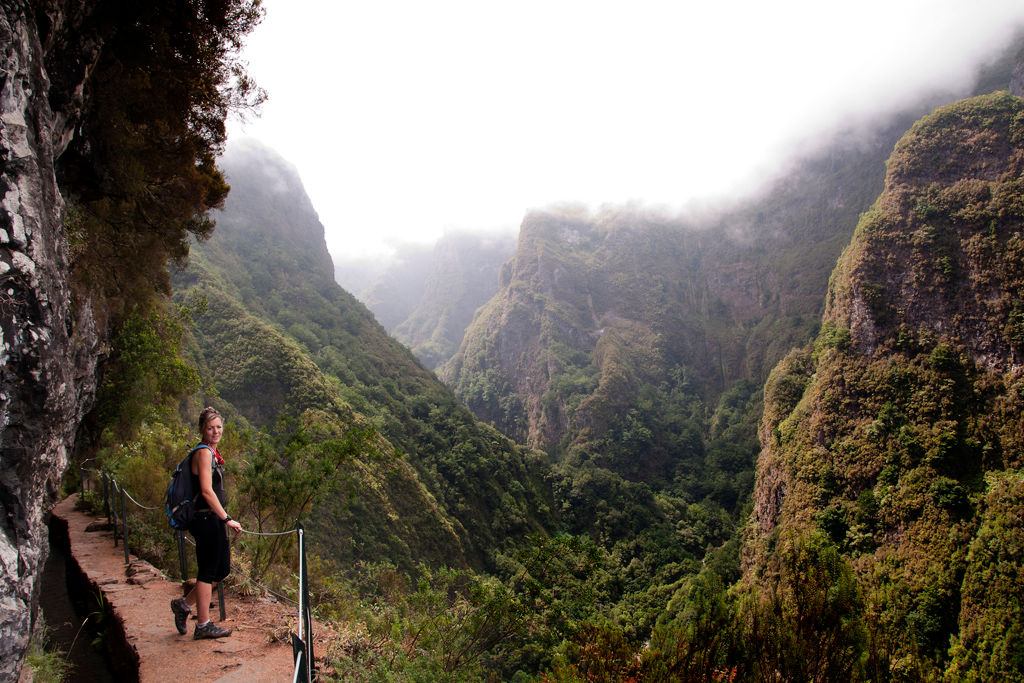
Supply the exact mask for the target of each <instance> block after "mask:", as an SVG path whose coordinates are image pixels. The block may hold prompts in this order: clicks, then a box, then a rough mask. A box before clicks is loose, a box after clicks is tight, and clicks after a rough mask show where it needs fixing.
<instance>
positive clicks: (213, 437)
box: [203, 417, 224, 446]
mask: <svg viewBox="0 0 1024 683" xmlns="http://www.w3.org/2000/svg"><path fill="white" fill-rule="evenodd" d="M223 432H224V423H223V422H222V421H221V419H220V418H219V417H215V418H213V419H212V420H210V421H209V422H207V423H206V426H205V427H203V443H205V444H209V445H210V446H216V445H217V442H218V441H220V436H221V434H222V433H223Z"/></svg>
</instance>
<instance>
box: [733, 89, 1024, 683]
mask: <svg viewBox="0 0 1024 683" xmlns="http://www.w3.org/2000/svg"><path fill="white" fill-rule="evenodd" d="M1022 224H1024V100H1021V99H1020V98H1017V97H1014V96H1012V95H1009V94H1006V93H996V94H993V95H988V96H982V97H978V98H974V99H970V100H965V101H961V102H957V103H954V104H951V105H948V106H945V107H942V108H940V109H938V110H936V111H935V112H934V113H932V114H931V115H929V116H927V117H925V118H924V119H922V120H921V121H919V122H918V123H916V124H915V125H914V126H913V128H912V129H911V130H910V131H909V132H908V133H907V134H906V135H905V136H904V137H903V138H902V139H901V140H900V142H899V143H898V144H897V145H896V147H895V150H894V151H893V154H892V156H891V158H890V160H889V163H888V173H887V176H886V183H885V190H884V191H883V192H882V193H881V195H880V196H879V198H878V201H877V202H876V203H875V205H874V207H873V208H872V209H871V210H870V211H869V212H867V213H865V214H864V216H863V217H862V218H861V220H860V223H859V224H858V227H857V230H856V233H855V235H854V238H853V241H852V243H851V245H850V246H849V247H848V248H847V249H846V251H845V252H844V254H843V257H842V258H841V260H840V261H839V263H838V265H837V268H836V270H835V273H834V274H833V276H832V280H831V283H830V287H829V294H828V303H827V308H826V311H825V314H824V318H823V320H824V324H823V327H822V331H821V333H820V334H819V335H818V337H817V339H816V341H815V342H814V343H813V344H811V345H808V346H805V347H803V348H801V349H799V350H796V351H794V352H792V353H791V354H790V356H789V357H788V358H787V359H786V361H785V362H784V363H782V364H781V365H780V366H779V367H778V368H776V370H775V371H774V372H773V374H772V377H771V378H770V379H769V382H768V385H767V387H766V390H765V415H764V420H763V422H762V425H761V441H762V444H763V451H762V453H761V455H760V458H759V461H758V479H757V486H756V489H755V494H754V510H753V515H752V517H751V520H750V524H749V528H748V530H747V535H746V540H745V549H744V556H745V566H746V571H747V575H748V579H749V580H750V581H753V582H755V583H758V582H760V583H771V582H773V581H774V580H775V579H774V578H773V577H774V576H775V573H776V572H777V571H778V560H777V559H776V556H775V554H774V553H773V552H772V550H771V548H772V547H773V545H775V544H776V543H778V542H779V539H780V538H782V537H784V536H785V534H787V533H792V532H793V531H794V530H798V531H802V532H804V533H817V534H821V535H822V536H823V537H825V538H826V539H828V542H830V543H833V544H835V546H836V547H837V548H838V549H839V550H840V551H841V553H842V556H843V557H844V558H845V561H847V562H849V566H850V567H851V568H852V570H853V574H854V575H855V576H856V578H857V582H858V584H859V589H860V591H862V595H863V602H864V608H863V610H864V612H863V617H859V618H862V619H864V620H865V621H866V620H867V619H868V617H869V615H871V618H872V619H873V620H874V623H876V624H877V626H876V628H877V629H878V631H877V633H875V635H874V637H873V640H874V643H875V644H876V646H878V643H883V644H884V645H882V646H881V647H880V649H882V650H884V651H887V653H888V654H887V657H886V659H887V662H886V664H888V665H889V666H890V667H898V661H899V660H901V658H902V659H904V660H907V661H910V660H915V661H918V662H919V665H920V666H922V667H923V669H922V670H919V671H918V672H917V674H916V675H918V676H922V677H927V676H929V675H931V674H929V671H932V670H938V671H942V670H945V672H946V673H945V675H946V677H947V679H949V680H1019V679H1020V677H1021V676H1022V675H1024V658H1022V657H1021V642H1022V641H1021V640H1020V635H1019V633H1020V627H1019V624H1020V623H1022V619H1021V617H1022V616H1024V615H1022V613H1021V609H1020V605H1021V598H1022V596H1024V591H1022V588H1021V584H1020V581H1019V577H1018V576H1017V571H1016V570H1015V569H1011V567H1013V566H1015V565H1016V566H1018V567H1019V563H1020V560H1021V554H1020V543H1019V542H1020V538H1021V533H1022V527H1021V524H1020V521H1019V520H1020V519H1021V517H1022V514H1024V496H1022V492H1024V479H1022V478H1021V467H1022V465H1024V450H1022V449H1024V439H1022V434H1024V433H1022V429H1021V421H1020V415H1021V412H1022V409H1024V405H1022V403H1021V396H1022V394H1021V389H1022V377H1021V366H1020V362H1019V358H1020V352H1021V341H1022V337H1020V335H1019V327H1020V322H1019V321H1020V316H1021V313H1020V311H1021V306H1022V303H1021V302H1022V301H1024V270H1022V267H1021V264H1022V263H1024V260H1022V256H1024V252H1022V248H1024V242H1022V240H1021V233H1020V227H1021V225H1022Z"/></svg>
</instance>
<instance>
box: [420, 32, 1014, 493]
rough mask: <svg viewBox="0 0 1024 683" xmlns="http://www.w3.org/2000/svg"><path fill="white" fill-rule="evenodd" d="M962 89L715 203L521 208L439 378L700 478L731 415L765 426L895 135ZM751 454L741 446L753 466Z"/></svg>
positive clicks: (623, 454)
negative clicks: (504, 259) (697, 208)
mask: <svg viewBox="0 0 1024 683" xmlns="http://www.w3.org/2000/svg"><path fill="white" fill-rule="evenodd" d="M1012 57H1013V51H1008V52H1007V53H1006V54H1005V55H1003V57H1001V58H1000V59H999V60H997V62H995V63H994V64H992V65H989V66H988V67H985V68H984V69H981V70H980V71H979V76H978V81H977V85H976V91H978V92H990V91H991V90H994V89H997V88H1005V87H1006V84H1007V83H1008V82H1009V79H1010V73H1011V71H1012V67H1013V58H1012ZM943 98H944V99H943ZM952 98H953V96H952V95H950V94H946V95H935V96H934V97H932V98H930V99H929V100H927V101H923V102H920V103H918V104H917V105H915V106H914V107H912V108H910V109H908V110H906V111H904V112H901V113H898V114H893V115H891V116H889V117H887V118H886V119H884V120H881V121H878V122H876V125H875V126H874V127H873V128H871V129H870V130H863V129H861V130H858V131H857V132H853V131H849V132H848V134H839V135H836V137H835V138H834V140H833V141H832V142H831V143H830V144H829V145H827V146H826V147H824V148H822V149H819V150H817V151H813V152H811V153H808V154H806V155H804V156H802V157H799V158H797V159H796V160H794V161H793V162H792V163H791V165H790V167H789V170H788V171H786V172H785V173H783V174H781V175H780V176H779V177H778V178H776V179H775V180H774V181H772V182H771V183H770V184H769V185H768V186H767V187H766V188H764V189H763V190H762V191H761V192H759V193H758V194H756V195H755V196H752V197H748V198H745V199H742V200H740V201H738V203H737V204H736V205H734V206H732V207H728V208H723V209H721V210H719V211H718V212H716V213H714V214H710V215H709V214H700V215H699V214H693V215H690V216H686V215H682V216H665V215H659V214H658V213H656V212H644V211H641V210H634V209H629V208H623V209H620V210H615V209H609V210H605V211H603V212H601V213H599V214H595V215H589V214H587V213H586V212H584V211H578V210H573V209H566V210H549V211H536V212H533V213H531V214H529V215H527V216H526V218H525V219H524V221H523V224H522V227H521V231H520V239H519V244H518V248H517V251H516V255H515V257H514V258H513V259H512V260H511V261H510V262H509V263H508V264H506V266H505V267H503V269H502V273H501V283H500V284H501V286H500V289H499V291H498V293H497V294H496V295H495V297H494V298H493V299H492V300H491V301H490V302H488V303H487V305H486V306H484V307H483V308H482V309H481V310H480V312H479V314H478V315H477V317H476V318H475V319H474V322H473V324H472V325H471V326H470V327H469V328H468V329H467V331H466V336H465V338H464V340H463V343H462V346H461V347H460V349H459V350H458V352H457V353H456V354H455V355H454V356H453V357H452V359H451V360H450V361H449V362H447V363H446V364H445V365H444V366H442V367H441V368H440V369H439V373H440V375H441V377H442V378H443V379H444V380H445V381H446V382H447V383H448V384H449V385H451V386H452V387H453V388H454V389H455V392H456V394H457V395H458V396H459V397H460V398H461V399H462V400H463V401H465V402H466V404H467V405H468V406H469V407H470V408H471V409H472V410H473V411H474V413H476V414H477V415H478V416H480V417H481V418H482V419H484V420H485V421H487V422H489V423H491V424H493V425H495V426H496V427H497V428H498V429H499V430H501V431H502V432H503V433H505V434H508V435H509V436H511V437H513V438H514V439H516V440H518V441H520V442H524V443H526V444H528V445H530V446H532V447H536V448H542V449H544V450H545V451H547V452H548V453H549V454H550V455H551V456H552V457H554V458H555V459H556V460H559V461H569V462H576V461H588V462H594V463H595V464H597V465H598V466H600V467H604V468H607V469H610V470H612V471H614V472H617V473H619V474H621V475H623V476H625V477H627V478H630V479H633V480H642V481H650V482H665V481H673V480H674V481H676V482H679V481H681V479H686V478H689V479H691V480H694V481H696V482H699V481H700V480H702V479H706V478H707V476H708V474H709V472H705V473H703V474H701V473H700V469H701V467H703V465H702V464H700V462H701V460H702V459H703V460H706V454H705V453H702V450H706V449H707V448H708V447H709V445H710V444H711V442H713V441H714V440H715V439H716V438H717V437H719V436H720V435H721V434H722V430H723V428H725V427H726V425H727V424H728V423H729V421H730V420H731V421H733V422H736V421H737V420H738V421H739V422H743V423H744V427H743V429H744V433H745V434H746V435H747V436H749V437H751V438H752V437H753V423H754V422H756V419H757V415H756V413H757V411H759V409H760V404H759V401H760V394H761V387H762V385H763V383H764V381H765V379H766V378H767V375H768V372H769V370H770V369H771V368H772V367H774V365H775V364H776V363H777V362H778V361H779V360H780V359H781V358H782V357H783V356H784V355H785V354H786V353H787V352H788V351H789V350H790V349H791V348H793V347H795V346H799V345H802V344H803V343H804V342H805V341H806V340H807V339H809V338H810V337H811V336H812V335H813V334H814V333H815V332H816V330H817V328H818V326H819V324H820V316H821V312H822V310H823V305H824V294H825V291H826V289H827V284H828V278H829V274H830V273H831V271H832V269H833V267H834V266H835V263H836V259H837V258H838V257H839V255H840V253H841V251H842V249H843V248H844V246H846V244H848V241H849V239H850V237H851V235H852V234H853V230H854V227H855V225H856V223H857V220H858V217H859V216H860V214H861V213H862V212H863V211H865V210H867V209H868V208H869V207H870V206H871V203H872V202H873V201H874V199H875V198H876V197H877V196H878V193H879V192H880V191H881V189H882V182H883V178H884V173H885V160H886V158H887V157H888V155H889V153H890V152H891V150H892V146H893V144H894V143H895V142H896V140H898V139H899V137H900V136H901V135H902V134H903V132H904V131H906V130H907V128H909V126H910V125H911V124H912V123H913V122H914V121H915V120H916V119H918V118H920V116H922V115H923V114H924V113H926V112H928V111H930V110H931V109H933V108H934V107H935V106H937V104H940V103H942V102H947V101H949V100H950V99H952ZM723 397H727V398H726V399H725V400H726V402H727V403H731V404H732V405H731V407H726V406H725V405H719V402H720V401H721V400H722V399H723ZM738 404H742V405H744V406H746V407H745V408H744V409H743V410H737V406H738ZM723 411H724V412H723ZM739 413H743V415H742V416H741V415H739ZM723 419H724V421H723ZM735 426H737V427H738V425H735ZM730 438H731V439H732V441H733V443H734V444H735V443H745V439H743V438H739V435H737V434H733V435H732V436H731V437H730ZM743 448H745V446H744V447H743ZM753 455H754V453H752V452H744V453H743V454H742V455H739V454H737V455H736V457H739V458H741V459H745V460H746V467H747V468H749V467H750V466H752V460H753ZM708 464H709V465H710V468H711V470H715V469H720V463H719V464H714V463H708ZM727 467H728V468H729V469H730V471H732V470H733V468H739V469H743V466H741V465H740V464H739V462H733V463H731V464H730V465H728V466H727ZM698 486H699V484H698Z"/></svg>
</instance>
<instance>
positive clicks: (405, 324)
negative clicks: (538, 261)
mask: <svg viewBox="0 0 1024 683" xmlns="http://www.w3.org/2000/svg"><path fill="white" fill-rule="evenodd" d="M514 251H515V239H514V237H513V236H512V235H495V236H488V235H471V234H459V233H451V234H448V235H445V236H444V237H442V238H441V239H440V240H438V242H437V244H435V245H434V249H433V251H432V253H431V258H430V263H431V267H430V275H429V276H428V277H427V280H426V282H425V283H424V286H423V291H422V294H421V295H420V296H419V298H418V299H417V303H416V306H415V308H413V310H412V311H411V312H410V313H409V316H408V317H407V318H406V319H405V320H403V321H402V322H401V323H399V324H398V325H396V326H395V328H394V329H393V330H392V333H393V334H394V335H395V338H396V339H398V340H399V341H400V342H402V343H403V344H405V345H406V346H408V347H409V348H410V349H412V352H413V353H414V354H416V357H417V358H419V359H420V360H422V361H423V362H424V363H425V364H426V365H427V367H430V368H437V367H438V366H439V365H441V364H442V363H443V362H445V361H446V360H448V359H449V358H451V357H452V355H453V354H454V353H455V351H456V350H457V349H458V348H459V344H461V343H462V337H463V335H464V334H465V333H466V328H467V327H469V324H470V322H472V320H473V314H474V313H475V312H476V310H477V309H478V308H480V306H483V305H484V304H485V303H487V301H488V300H489V299H490V298H491V297H492V296H494V294H495V293H496V292H497V291H498V272H499V270H500V268H501V265H502V264H503V263H505V261H507V260H508V259H509V258H510V257H511V256H512V254H513V253H514ZM394 276H395V277H401V274H400V273H395V274H394Z"/></svg>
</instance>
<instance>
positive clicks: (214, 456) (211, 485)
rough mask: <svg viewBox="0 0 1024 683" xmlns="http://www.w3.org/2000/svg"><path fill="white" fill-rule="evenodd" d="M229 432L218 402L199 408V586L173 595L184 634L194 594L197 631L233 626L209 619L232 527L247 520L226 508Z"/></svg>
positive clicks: (212, 634) (195, 464)
mask: <svg viewBox="0 0 1024 683" xmlns="http://www.w3.org/2000/svg"><path fill="white" fill-rule="evenodd" d="M223 432H224V421H223V420H222V419H221V416H220V413H219V412H217V410H216V409H215V408H204V409H203V412H201V413H200V414H199V433H200V434H201V435H202V442H201V443H200V444H199V445H198V446H196V447H195V448H194V449H192V486H193V490H194V491H199V493H200V495H199V496H198V497H197V499H196V515H195V518H194V519H193V520H192V523H191V524H189V527H188V531H189V533H190V534H192V538H194V539H195V541H196V564H197V565H198V566H199V569H198V571H197V573H196V586H195V588H193V589H192V591H190V592H189V594H188V595H186V596H185V597H183V598H176V599H174V600H171V611H172V612H174V625H175V627H176V628H177V629H178V633H180V634H182V635H184V634H185V631H186V628H185V626H186V624H187V622H188V615H189V614H191V613H192V608H191V607H189V604H188V603H189V600H188V598H189V597H191V596H193V595H194V596H195V603H196V619H197V623H196V630H195V632H194V633H193V634H192V637H193V638H194V639H196V640H198V639H200V638H223V637H224V636H230V635H231V629H228V628H221V627H220V626H217V624H215V623H213V622H212V621H210V597H211V596H212V594H213V584H214V583H217V582H219V581H222V580H223V579H224V577H226V576H227V575H228V573H230V571H231V546H230V544H229V542H228V538H227V528H231V529H233V530H234V532H235V535H236V536H237V535H238V534H239V533H240V532H241V531H242V525H241V524H239V523H238V522H236V521H235V520H233V519H231V515H229V514H228V513H227V511H226V510H225V509H224V505H225V504H226V503H227V497H226V496H225V494H224V458H222V457H221V455H220V453H219V452H218V451H217V443H218V442H219V441H220V437H221V435H222V434H223Z"/></svg>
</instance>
